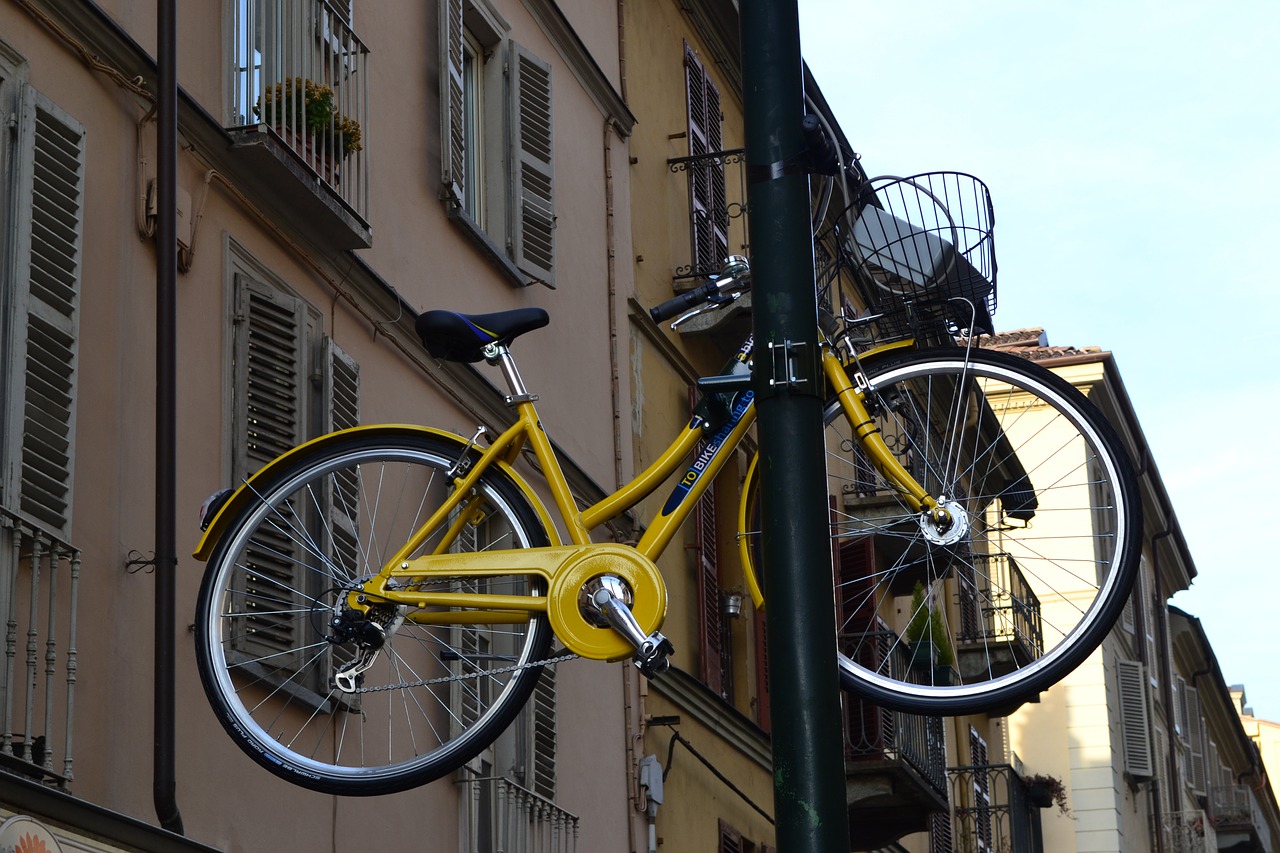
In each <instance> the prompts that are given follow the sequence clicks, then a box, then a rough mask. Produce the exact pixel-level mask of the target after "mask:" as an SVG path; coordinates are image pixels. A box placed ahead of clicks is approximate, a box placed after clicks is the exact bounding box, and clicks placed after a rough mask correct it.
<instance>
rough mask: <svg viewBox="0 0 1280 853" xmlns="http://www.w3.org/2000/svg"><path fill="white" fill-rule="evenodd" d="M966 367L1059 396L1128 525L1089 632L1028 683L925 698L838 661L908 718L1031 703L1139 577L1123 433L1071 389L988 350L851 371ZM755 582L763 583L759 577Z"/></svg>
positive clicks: (1092, 641) (1111, 616)
mask: <svg viewBox="0 0 1280 853" xmlns="http://www.w3.org/2000/svg"><path fill="white" fill-rule="evenodd" d="M966 359H967V363H968V364H973V365H979V366H989V367H993V368H997V369H999V370H1001V371H1005V372H1007V373H1009V374H1010V375H1015V376H1018V377H1023V378H1025V379H1026V380H1027V381H1029V382H1030V383H1032V384H1033V385H1039V386H1043V388H1044V389H1046V390H1047V391H1050V392H1052V393H1053V394H1054V395H1056V396H1057V397H1058V398H1059V399H1060V400H1061V401H1062V403H1063V405H1064V407H1069V408H1070V410H1071V411H1072V412H1073V413H1074V414H1075V416H1076V417H1078V418H1079V419H1080V420H1081V422H1083V423H1084V424H1086V425H1087V428H1088V429H1089V430H1091V431H1092V433H1093V435H1094V436H1095V439H1096V444H1097V446H1098V447H1099V448H1101V449H1103V450H1104V451H1105V453H1106V454H1107V456H1108V457H1109V459H1110V460H1111V461H1110V462H1108V463H1107V464H1108V467H1110V468H1111V469H1112V470H1113V472H1114V476H1113V480H1114V482H1115V488H1116V492H1117V494H1118V496H1119V500H1120V502H1121V504H1120V505H1121V506H1122V510H1121V512H1123V516H1124V518H1125V519H1126V523H1125V526H1124V539H1123V541H1119V542H1118V543H1117V547H1116V552H1115V557H1114V564H1113V567H1112V569H1111V576H1112V580H1111V582H1110V584H1109V585H1108V586H1107V592H1106V599H1105V600H1103V601H1101V602H1099V603H1097V604H1096V605H1095V610H1096V614H1095V615H1094V616H1092V617H1091V619H1092V621H1091V622H1090V624H1089V625H1088V626H1087V627H1086V628H1085V630H1084V631H1082V632H1081V633H1079V635H1077V636H1075V637H1073V638H1072V639H1071V641H1070V643H1069V644H1065V645H1063V646H1062V647H1061V648H1059V649H1057V650H1055V652H1054V657H1053V658H1052V660H1051V661H1050V662H1049V663H1048V664H1046V665H1044V666H1043V667H1040V668H1038V669H1036V670H1033V671H1031V672H1028V673H1027V674H1026V675H1021V674H1020V675H1018V676H1017V677H1014V678H1010V679H1006V680H1004V681H1002V682H1000V683H999V684H995V685H991V684H988V686H985V687H983V688H982V692H972V693H968V694H965V693H957V694H954V695H946V696H944V695H930V696H927V697H923V696H920V695H916V694H914V693H910V692H903V691H902V690H900V689H897V688H895V687H893V686H890V685H886V683H885V681H884V680H881V681H873V680H870V679H869V678H868V677H866V675H865V672H866V671H865V670H864V669H862V668H861V667H859V666H857V665H856V664H853V662H852V661H850V660H849V659H848V658H847V657H845V656H844V655H838V666H839V670H840V683H841V687H842V688H843V689H845V690H846V691H848V692H850V693H852V694H854V695H857V696H860V697H862V698H865V699H867V700H869V701H871V702H873V703H875V704H877V705H880V706H883V707H886V708H890V709H893V710H897V711H903V712H907V713H915V714H925V715H932V716H942V715H960V714H971V713H980V712H991V711H998V710H1002V709H1008V708H1011V707H1015V706H1017V705H1018V704H1021V703H1023V702H1026V701H1028V700H1030V699H1032V698H1033V697H1035V696H1036V695H1038V694H1039V693H1041V692H1043V691H1044V690H1046V689H1048V688H1049V687H1050V686H1052V685H1053V684H1055V683H1057V682H1058V681H1060V680H1061V679H1062V678H1063V677H1065V676H1066V675H1067V674H1069V673H1070V672H1071V671H1073V670H1074V669H1075V668H1076V667H1078V666H1079V665H1080V663H1082V662H1083V661H1084V659H1085V658H1087V657H1088V656H1089V655H1090V654H1091V653H1092V652H1093V651H1094V650H1095V649H1096V648H1097V647H1098V645H1100V644H1101V642H1102V640H1103V639H1104V638H1105V637H1106V635H1107V633H1108V632H1109V631H1110V630H1111V628H1112V626H1113V625H1114V624H1115V622H1116V621H1117V619H1118V618H1119V616H1120V614H1121V612H1122V610H1123V609H1124V606H1125V603H1126V602H1127V600H1128V597H1129V595H1130V592H1131V590H1132V586H1133V583H1134V580H1135V579H1136V577H1137V573H1138V567H1139V563H1140V557H1141V538H1142V513H1141V498H1140V495H1139V492H1138V485H1137V479H1136V476H1135V474H1134V471H1133V466H1132V464H1131V463H1130V461H1129V457H1128V453H1127V452H1126V451H1125V449H1124V445H1123V443H1122V442H1121V439H1120V438H1119V435H1118V433H1117V432H1116V431H1115V429H1114V428H1113V427H1112V426H1111V424H1110V423H1109V422H1108V421H1107V420H1106V418H1105V417H1104V416H1103V414H1102V413H1101V412H1100V411H1099V410H1098V409H1097V407H1096V406H1094V404H1092V403H1091V402H1089V400H1088V398H1086V397H1085V395H1084V394H1083V393H1081V392H1080V390H1079V389H1077V388H1076V387H1075V386H1073V385H1072V384H1071V383H1069V382H1067V381H1066V380H1064V379H1062V378H1061V377H1059V376H1057V375H1056V374H1054V373H1053V372H1052V371H1050V370H1048V369H1046V368H1044V367H1043V366H1041V365H1038V364H1035V363H1034V362H1031V361H1028V360H1026V359H1023V358H1019V357H1017V356H1013V355H1010V354H1007V353H1000V352H993V351H989V350H966V349H964V348H960V347H939V348H931V349H923V350H912V351H907V352H903V353H895V354H891V355H886V356H883V357H881V358H876V359H870V360H867V361H865V362H864V363H862V364H860V365H857V366H851V367H850V371H851V372H852V371H854V370H861V372H862V373H863V376H864V377H865V379H866V380H867V382H868V383H869V384H870V385H871V386H872V387H873V388H874V387H877V386H878V385H881V384H883V383H884V382H885V378H886V377H888V376H892V375H894V374H895V372H896V373H901V372H902V371H904V370H914V369H919V368H920V366H921V365H928V364H930V363H937V364H940V365H942V364H949V365H952V366H955V365H956V364H957V362H961V361H963V360H966ZM824 412H826V413H827V415H826V416H827V418H828V420H829V419H830V418H831V417H832V415H833V413H834V416H835V417H838V418H842V417H843V415H842V414H841V413H840V405H839V402H838V401H837V400H835V399H834V398H832V399H831V400H829V401H828V402H827V404H826V406H825V407H824ZM758 487H759V478H758V476H757V477H756V478H753V481H752V482H749V483H748V484H746V486H745V488H746V489H747V490H748V494H747V495H746V496H745V498H744V499H745V500H747V501H748V502H749V503H748V510H747V512H748V515H750V514H751V510H750V509H749V507H750V502H751V501H753V497H752V495H751V494H750V492H751V491H753V490H755V489H758ZM757 579H758V580H759V581H761V582H762V581H763V578H762V577H760V576H759V574H758V573H757ZM766 602H767V591H766Z"/></svg>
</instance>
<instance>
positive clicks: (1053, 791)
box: [1022, 773, 1071, 817]
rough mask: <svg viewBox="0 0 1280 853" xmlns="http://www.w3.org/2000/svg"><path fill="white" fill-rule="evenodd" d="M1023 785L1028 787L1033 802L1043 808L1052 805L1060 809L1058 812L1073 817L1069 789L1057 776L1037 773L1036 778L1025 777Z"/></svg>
mask: <svg viewBox="0 0 1280 853" xmlns="http://www.w3.org/2000/svg"><path fill="white" fill-rule="evenodd" d="M1022 784H1023V785H1024V786H1025V787H1026V789H1027V793H1028V795H1029V796H1030V797H1031V801H1032V802H1033V803H1035V804H1036V805H1037V806H1040V807H1041V808H1048V807H1049V806H1050V805H1054V806H1057V807H1058V811H1059V812H1060V813H1061V814H1063V815H1065V816H1066V817H1071V809H1070V807H1069V806H1067V788H1066V786H1065V785H1063V784H1062V780H1061V779H1059V778H1058V777H1057V776H1049V775H1047V774H1044V773H1037V774H1035V775H1034V776H1023V777H1022Z"/></svg>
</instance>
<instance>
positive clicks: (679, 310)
mask: <svg viewBox="0 0 1280 853" xmlns="http://www.w3.org/2000/svg"><path fill="white" fill-rule="evenodd" d="M715 293H716V281H715V280H714V279H713V280H712V281H709V282H707V283H706V284H704V285H701V286H699V287H695V288H694V289H693V290H689V291H686V292H684V293H681V294H679V295H677V296H674V297H672V298H671V299H668V300H667V301H666V302H662V303H660V304H658V305H655V306H653V307H652V308H650V309H649V316H650V317H652V318H653V322H655V323H661V322H663V321H664V320H670V319H671V318H672V317H674V316H676V315H677V314H683V313H684V312H685V311H688V310H689V309H690V308H696V307H697V306H699V305H701V304H702V303H703V302H706V301H707V300H708V299H710V298H711V297H712V296H714V295H715Z"/></svg>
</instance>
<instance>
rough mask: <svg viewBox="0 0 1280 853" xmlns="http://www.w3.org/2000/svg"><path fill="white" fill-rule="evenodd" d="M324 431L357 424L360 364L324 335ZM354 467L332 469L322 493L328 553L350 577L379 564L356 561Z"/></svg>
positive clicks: (357, 523)
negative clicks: (327, 521) (324, 493)
mask: <svg viewBox="0 0 1280 853" xmlns="http://www.w3.org/2000/svg"><path fill="white" fill-rule="evenodd" d="M323 363H324V366H325V371H324V389H323V410H324V430H323V431H324V432H336V431H338V430H343V429H351V428H352V427H355V426H359V424H360V366H359V365H358V364H356V362H355V359H353V358H352V357H351V356H349V355H347V354H346V353H345V352H343V351H342V348H341V347H339V346H338V345H337V344H336V343H334V341H333V339H332V338H329V337H326V338H325V339H324V357H323ZM356 477H357V474H356V472H355V471H353V470H351V469H349V468H344V469H341V470H339V471H335V472H334V477H332V478H331V482H330V483H329V486H328V494H326V495H325V496H324V499H325V502H326V505H325V512H326V514H327V515H328V519H329V523H328V524H326V525H325V528H324V530H325V535H326V536H327V537H328V545H327V550H328V556H329V558H330V560H331V561H332V565H334V566H338V567H339V568H340V569H343V570H345V571H346V572H348V573H349V576H350V577H355V576H357V575H359V574H364V573H365V572H369V571H376V570H377V568H378V567H374V566H363V565H359V560H360V551H359V542H360V507H359V488H358V487H359V483H358V482H357V480H356Z"/></svg>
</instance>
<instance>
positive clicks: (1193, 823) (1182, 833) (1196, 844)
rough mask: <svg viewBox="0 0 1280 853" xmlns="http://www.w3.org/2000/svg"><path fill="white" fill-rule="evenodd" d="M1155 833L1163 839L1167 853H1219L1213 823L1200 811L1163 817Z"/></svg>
mask: <svg viewBox="0 0 1280 853" xmlns="http://www.w3.org/2000/svg"><path fill="white" fill-rule="evenodd" d="M1153 819H1154V816H1153ZM1155 831H1156V832H1157V833H1159V834H1160V836H1161V838H1162V841H1163V849H1164V850H1165V853H1217V850H1218V839H1217V835H1216V833H1215V832H1214V828H1213V821H1212V820H1210V818H1209V816H1208V815H1207V814H1205V813H1204V812H1203V811H1202V810H1200V809H1190V810H1188V811H1181V812H1168V813H1166V814H1164V815H1161V819H1160V825H1159V826H1157V827H1155Z"/></svg>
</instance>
